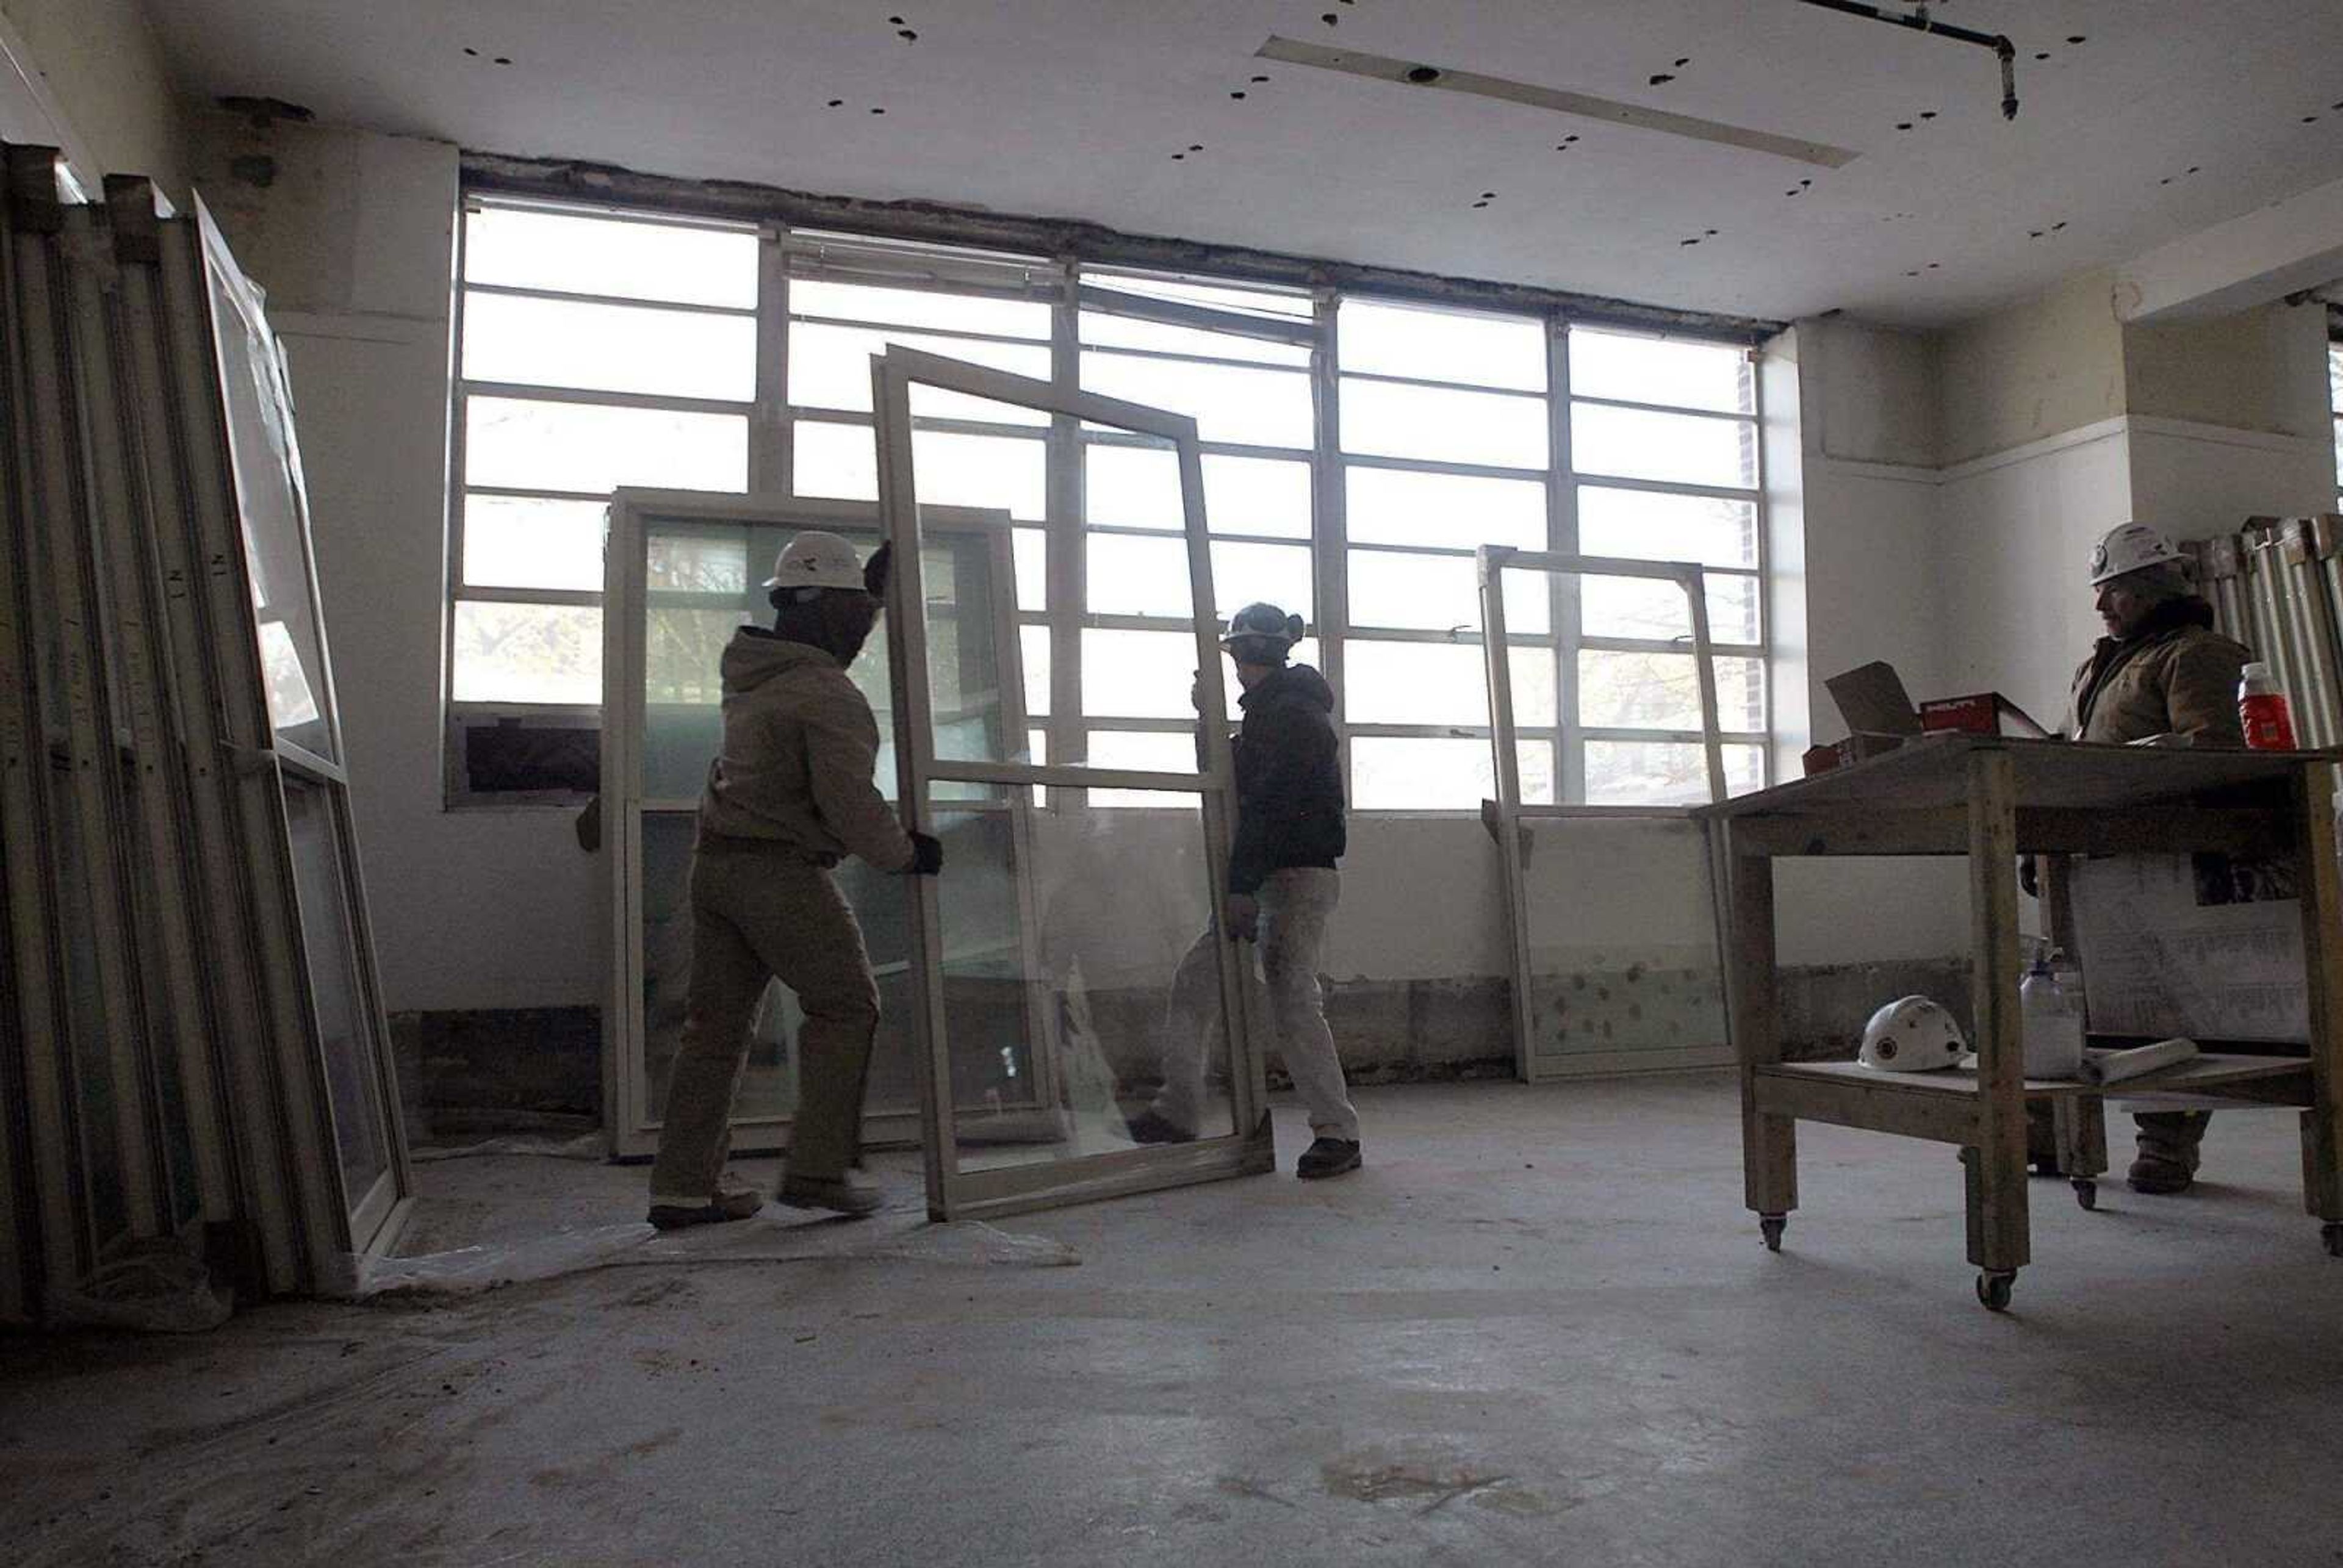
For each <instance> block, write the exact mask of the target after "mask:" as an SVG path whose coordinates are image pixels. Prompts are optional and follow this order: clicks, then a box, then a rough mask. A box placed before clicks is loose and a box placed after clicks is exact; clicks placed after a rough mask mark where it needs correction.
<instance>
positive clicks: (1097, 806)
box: [1087, 729, 1196, 811]
mask: <svg viewBox="0 0 2343 1568" xmlns="http://www.w3.org/2000/svg"><path fill="white" fill-rule="evenodd" d="M1089 744H1090V756H1089V758H1088V759H1087V760H1088V762H1089V765H1090V766H1091V767H1092V768H1116V769H1131V770H1132V771H1134V772H1141V773H1193V772H1194V771H1195V770H1196V737H1195V734H1194V732H1193V731H1192V730H1191V731H1187V732H1174V731H1170V730H1162V729H1151V730H1140V729H1093V730H1091V732H1090V736H1089ZM1195 802H1196V798H1195V797H1194V796H1192V795H1177V794H1171V793H1167V792H1166V791H1164V790H1161V789H1093V790H1091V809H1093V810H1099V811H1103V810H1109V809H1123V810H1142V811H1143V810H1153V809H1159V808H1160V809H1169V810H1179V811H1186V810H1191V809H1194V806H1195Z"/></svg>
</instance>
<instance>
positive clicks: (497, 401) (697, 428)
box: [464, 397, 749, 495]
mask: <svg viewBox="0 0 2343 1568" xmlns="http://www.w3.org/2000/svg"><path fill="white" fill-rule="evenodd" d="M464 479H465V482H466V483H467V484H472V485H494V486H498V487H503V488H508V489H518V490H570V491H578V492H583V493H585V494H588V495H601V494H605V493H607V492H608V491H611V490H615V489H617V488H618V487H620V486H621V485H639V486H645V487H664V488H672V489H683V490H740V489H745V488H747V487H748V483H749V421H748V418H747V417H745V416H743V415H738V414H685V413H678V412H676V411H674V410H672V409H665V408H614V407H603V406H601V405H598V404H591V403H541V402H535V401H531V400H528V399H523V398H517V397H467V398H466V399H465V400H464Z"/></svg>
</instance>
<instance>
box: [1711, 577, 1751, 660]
mask: <svg viewBox="0 0 2343 1568" xmlns="http://www.w3.org/2000/svg"><path fill="white" fill-rule="evenodd" d="M1703 580H1704V582H1705V583H1706V584H1707V587H1708V639H1709V641H1710V642H1712V643H1727V642H1740V643H1754V642H1756V641H1758V640H1759V639H1760V638H1763V637H1764V636H1765V616H1764V611H1763V599H1762V598H1761V596H1760V594H1759V590H1758V581H1757V578H1755V577H1727V576H1725V574H1723V573H1720V572H1710V573H1707V574H1705V576H1704V578H1703Z"/></svg>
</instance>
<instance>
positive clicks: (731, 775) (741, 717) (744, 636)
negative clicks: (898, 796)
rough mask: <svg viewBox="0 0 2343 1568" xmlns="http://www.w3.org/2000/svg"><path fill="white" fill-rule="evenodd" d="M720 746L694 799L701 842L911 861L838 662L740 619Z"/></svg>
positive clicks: (728, 651)
mask: <svg viewBox="0 0 2343 1568" xmlns="http://www.w3.org/2000/svg"><path fill="white" fill-rule="evenodd" d="M721 669H722V673H723V678H724V751H723V754H722V755H721V756H719V757H718V758H717V759H716V760H715V761H714V762H712V763H710V764H709V769H708V789H707V790H706V792H705V793H703V794H702V795H701V797H700V799H699V829H700V839H701V843H702V845H703V846H704V847H709V848H713V847H715V846H713V845H710V844H709V838H710V836H711V835H712V836H713V837H714V838H715V839H717V840H719V842H721V841H723V840H738V839H766V840H772V841H775V842H778V843H780V844H786V845H788V846H789V847H791V848H793V849H798V850H800V851H802V852H803V853H804V854H805V855H806V856H807V857H808V858H809V859H815V860H819V861H822V862H825V863H831V864H834V863H835V862H836V861H837V860H838V859H840V857H842V856H846V855H860V857H861V858H862V859H865V860H868V861H869V862H870V864H871V865H873V866H875V867H877V868H878V869H880V870H882V871H900V870H903V869H906V868H907V867H909V866H910V863H911V856H912V851H911V840H910V838H909V837H907V836H906V835H905V834H904V832H903V828H902V824H901V823H900V822H898V821H897V820H896V819H895V813H894V811H893V810H892V809H890V807H889V806H888V804H887V802H886V800H885V799H884V798H883V797H881V796H880V793H879V790H878V787H877V786H876V785H874V784H873V783H872V782H871V780H870V774H871V769H872V768H873V767H874V766H875V765H876V763H877V761H878V759H879V721H878V720H877V719H875V718H873V717H872V715H871V712H870V703H869V702H868V701H866V700H865V699H864V698H863V696H862V693H861V692H860V691H858V690H856V689H855V688H854V683H853V682H852V681H850V680H849V679H848V678H846V671H845V670H844V669H842V668H840V666H839V663H838V660H837V659H835V658H831V657H830V655H829V654H827V653H825V652H823V651H822V650H821V649H820V648H809V647H808V646H806V645H805V644H803V643H798V642H786V641H783V640H782V639H781V638H777V637H775V636H773V635H772V634H771V633H770V632H767V631H764V630H761V629H759V628H755V627H742V628H740V629H739V631H737V632H735V633H734V634H733V636H732V640H731V642H729V644H727V645H726V646H725V649H724V662H723V664H722V666H721Z"/></svg>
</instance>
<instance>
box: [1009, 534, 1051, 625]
mask: <svg viewBox="0 0 2343 1568" xmlns="http://www.w3.org/2000/svg"><path fill="white" fill-rule="evenodd" d="M1009 545H1010V550H1011V554H1012V555H1013V556H1014V557H1015V559H1016V569H1017V608H1019V609H1021V610H1032V611H1037V612H1038V611H1041V610H1044V609H1047V608H1049V607H1050V538H1049V536H1048V535H1046V534H1044V533H1043V532H1042V531H1041V529H1039V528H1019V529H1017V530H1015V531H1014V532H1012V533H1011V535H1010V536H1009Z"/></svg>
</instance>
